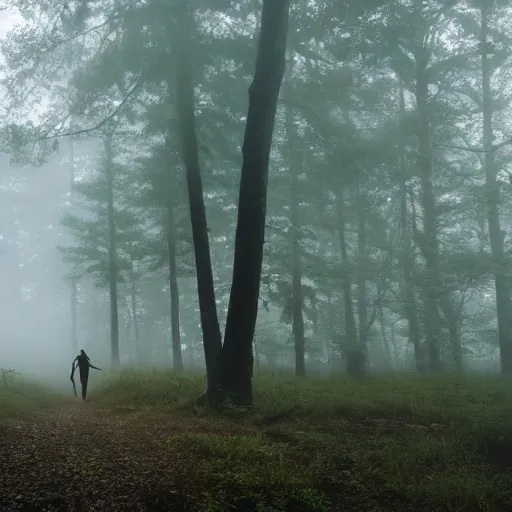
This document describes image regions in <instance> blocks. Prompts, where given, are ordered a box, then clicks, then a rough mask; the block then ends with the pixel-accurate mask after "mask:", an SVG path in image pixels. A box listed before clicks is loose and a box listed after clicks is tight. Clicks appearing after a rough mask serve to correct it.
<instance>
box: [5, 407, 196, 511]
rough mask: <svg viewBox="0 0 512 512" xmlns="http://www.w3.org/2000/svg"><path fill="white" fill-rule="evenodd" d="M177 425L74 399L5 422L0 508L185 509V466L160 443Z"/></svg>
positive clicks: (189, 503)
mask: <svg viewBox="0 0 512 512" xmlns="http://www.w3.org/2000/svg"><path fill="white" fill-rule="evenodd" d="M177 426H178V425H172V421H170V420H169V418H160V419H158V418H151V420H148V418H147V415H145V414H144V413H143V412H141V411H135V410H132V411H110V410H106V409H101V408H99V407H98V406H96V405H94V404H93V403H83V402H81V401H76V400H72V401H71V400H65V401H63V403H62V404H59V406H58V407H57V408H56V409H53V410H51V411H46V412H44V413H40V414H39V415H38V416H37V417H36V418H35V419H33V420H31V421H28V422H19V423H16V424H12V425H10V426H9V427H8V428H7V429H6V430H4V431H2V435H1V438H0V511H1V512H4V511H5V512H11V511H13V512H14V511H19V510H23V511H27V512H28V511H31V512H32V511H33V512H42V511H47V512H50V511H73V512H86V511H87V512H93V511H102V512H106V511H109V512H115V511H121V510H122V511H131V510H140V511H144V510H148V511H149V510H151V511H155V512H158V511H159V510H162V511H163V510H190V509H191V508H192V505H193V502H194V501H195V500H194V497H193V496H190V494H188V495H187V494H186V493H185V492H184V488H185V483H186V482H187V480H188V485H187V489H188V492H189V493H190V492H191V487H194V486H191V485H190V475H187V474H186V470H185V464H183V463H182V461H181V462H180V460H175V459H176V458H174V460H173V457H172V454H171V453H170V452H169V450H165V449H162V447H163V445H164V444H165V441H166V439H167V438H168V437H169V436H170V435H172V433H173V431H174V432H175V431H176V430H175V429H176V427H177ZM182 428H183V427H182ZM189 468H190V465H189Z"/></svg>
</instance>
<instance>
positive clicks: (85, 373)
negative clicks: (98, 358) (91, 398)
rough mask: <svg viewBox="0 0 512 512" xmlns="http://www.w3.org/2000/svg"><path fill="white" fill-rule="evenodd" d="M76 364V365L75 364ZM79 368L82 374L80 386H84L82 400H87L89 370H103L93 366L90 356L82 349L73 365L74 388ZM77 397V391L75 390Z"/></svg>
mask: <svg viewBox="0 0 512 512" xmlns="http://www.w3.org/2000/svg"><path fill="white" fill-rule="evenodd" d="M75 363H76V364H75ZM77 367H78V371H79V372H80V384H82V400H85V398H86V396H87V383H88V382H89V368H94V369H95V370H101V368H97V367H96V366H94V365H92V364H91V360H90V359H89V356H88V355H87V354H86V353H85V351H84V350H83V349H82V350H80V354H78V355H77V356H76V358H75V360H74V361H73V363H72V364H71V377H70V378H71V382H72V383H73V387H74V385H75V380H74V379H73V376H74V374H75V370H76V368H77ZM75 396H76V389H75Z"/></svg>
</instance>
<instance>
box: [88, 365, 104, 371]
mask: <svg viewBox="0 0 512 512" xmlns="http://www.w3.org/2000/svg"><path fill="white" fill-rule="evenodd" d="M89 368H94V369H95V370H100V371H101V372H102V371H103V370H102V369H101V368H98V367H97V366H94V365H93V364H91V363H89Z"/></svg>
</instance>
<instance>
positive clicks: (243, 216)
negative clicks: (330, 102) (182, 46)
mask: <svg viewBox="0 0 512 512" xmlns="http://www.w3.org/2000/svg"><path fill="white" fill-rule="evenodd" d="M289 11H290V0H263V8H262V14H261V28H260V36H259V43H258V54H257V57H256V66H255V71H254V79H253V82H252V84H251V86H250V88H249V110H248V114H247V124H246V128H245V136H244V144H243V149H242V153H243V164H242V173H241V179H240V194H239V198H238V220H237V226H236V236H235V254H234V263H233V280H232V284H231V294H230V299H229V307H228V314H227V320H226V331H225V334H224V344H223V346H222V350H221V352H220V354H219V356H220V357H219V365H220V368H219V373H218V383H219V384H220V386H221V388H222V389H223V390H224V392H226V393H228V394H229V396H230V397H231V398H232V400H233V402H235V403H237V404H240V405H250V404H252V399H253V397H252V373H253V352H252V344H253V338H254V329H255V326H256V318H257V315H258V297H259V292H260V280H261V268H262V262H263V244H264V243H265V218H266V213H267V209H266V205H267V181H268V168H269V156H270V148H271V145H272V135H273V131H274V122H275V116H276V110H277V100H278V97H279V91H280V88H281V82H282V80H283V74H284V68H285V57H286V39H287V35H288V19H289Z"/></svg>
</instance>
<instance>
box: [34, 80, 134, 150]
mask: <svg viewBox="0 0 512 512" xmlns="http://www.w3.org/2000/svg"><path fill="white" fill-rule="evenodd" d="M143 82H144V74H142V75H141V76H140V77H139V79H138V80H137V81H136V82H135V84H134V85H133V86H132V87H131V88H130V89H129V90H128V92H127V93H126V96H125V97H124V98H123V100H122V101H121V103H119V105H118V106H117V107H116V108H115V109H114V110H113V111H112V112H111V113H110V114H109V115H108V116H106V117H104V118H103V119H102V120H101V121H100V122H99V123H97V124H95V125H94V126H91V127H89V128H82V129H80V130H75V131H71V132H65V133H56V134H53V135H50V134H48V133H47V134H46V135H43V136H42V137H39V138H38V139H36V140H35V141H34V142H40V141H43V140H51V139H57V138H59V137H71V136H74V135H83V134H85V133H90V132H94V131H96V130H99V129H100V128H102V127H103V126H104V125H105V124H107V123H108V122H109V121H111V120H112V119H113V118H114V117H115V116H116V115H117V114H118V113H119V112H120V111H121V110H122V108H123V107H124V106H125V105H126V103H127V102H128V100H129V99H130V98H131V97H132V96H133V95H134V94H135V92H137V90H138V89H139V87H140V86H141V85H142V84H143Z"/></svg>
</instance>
